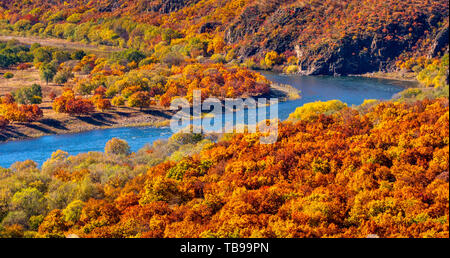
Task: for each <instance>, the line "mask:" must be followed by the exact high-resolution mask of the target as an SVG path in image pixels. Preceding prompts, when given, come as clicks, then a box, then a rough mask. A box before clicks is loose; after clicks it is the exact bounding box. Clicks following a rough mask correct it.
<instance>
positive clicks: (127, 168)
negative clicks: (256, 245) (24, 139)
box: [0, 94, 449, 238]
mask: <svg viewBox="0 0 450 258" xmlns="http://www.w3.org/2000/svg"><path fill="white" fill-rule="evenodd" d="M407 95H411V94H405V96H407ZM405 100H406V102H405ZM327 105H328V104H327V103H311V104H310V105H309V106H306V105H305V106H304V107H300V108H299V109H298V110H297V111H296V112H295V113H293V114H292V115H291V117H290V120H289V121H287V122H283V123H281V124H280V133H279V140H278V141H277V143H275V144H271V145H264V144H259V142H258V138H259V136H258V135H257V134H236V135H227V136H225V137H223V138H222V139H220V140H219V141H218V142H217V143H216V142H215V138H214V137H212V136H202V135H196V134H176V135H174V136H172V137H171V138H170V139H169V140H168V141H157V142H155V143H154V144H153V145H152V146H147V147H145V148H143V149H141V150H139V151H138V152H136V153H132V154H130V152H129V147H128V145H127V143H126V142H124V141H121V140H118V139H113V140H111V141H110V142H108V143H107V144H106V146H105V153H101V152H90V153H84V154H79V155H77V156H68V154H67V153H65V152H63V151H57V152H55V153H54V154H53V155H52V158H51V159H49V160H48V161H46V162H45V163H44V164H43V166H42V169H39V168H37V164H36V163H34V162H33V161H25V162H17V163H16V164H14V165H12V166H11V168H10V169H2V168H0V190H1V191H0V219H2V224H1V225H2V226H0V236H3V237H64V236H67V235H69V234H75V235H77V236H80V237H367V236H368V235H377V236H379V237H444V238H448V236H449V233H448V232H449V231H448V226H449V222H448V216H449V213H448V212H449V184H448V169H449V165H448V151H449V127H448V124H449V111H448V99H446V98H440V99H436V100H423V101H416V100H415V99H414V98H412V99H411V98H407V99H403V100H401V101H400V102H398V101H397V102H385V103H376V102H367V103H365V104H363V105H361V106H360V107H357V108H356V109H354V108H346V107H342V103H341V104H340V105H334V106H335V107H340V108H339V109H336V108H331V109H330V108H326V109H324V107H325V106H327ZM331 106H333V105H331ZM318 110H327V113H328V114H327V115H324V114H322V112H323V111H320V112H317V111H318ZM29 200H32V201H31V202H30V201H29Z"/></svg>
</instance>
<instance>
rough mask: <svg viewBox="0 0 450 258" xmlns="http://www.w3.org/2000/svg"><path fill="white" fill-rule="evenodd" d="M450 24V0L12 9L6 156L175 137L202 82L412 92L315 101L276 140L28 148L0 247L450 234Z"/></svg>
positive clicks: (279, 93)
mask: <svg viewBox="0 0 450 258" xmlns="http://www.w3.org/2000/svg"><path fill="white" fill-rule="evenodd" d="M448 26H449V4H448V2H447V1H444V0H433V1H432V0H406V1H399V0H387V1H382V0H365V1H358V0H345V1H332V0H288V1H277V0H259V1H248V0H167V1H163V0H132V1H124V0H117V1H111V0H101V1H88V0H66V1H62V0H61V1H59V0H57V1H48V0H25V1H24V0H20V1H19V0H0V76H1V78H0V159H2V155H5V157H6V155H7V154H8V151H9V149H8V145H7V144H9V143H11V142H19V143H20V142H24V144H26V141H25V140H27V141H28V140H30V141H33V140H35V139H39V138H41V137H43V136H52V135H53V136H55V135H62V136H63V135H65V134H77V133H82V132H86V131H90V130H99V131H102V130H106V129H111V128H127V127H129V128H135V127H136V128H139V127H151V128H167V127H168V125H169V119H170V116H171V115H172V114H173V111H171V110H170V109H169V107H170V105H171V103H172V101H173V100H175V99H177V98H179V97H185V98H186V99H187V100H189V101H191V100H192V99H193V94H194V91H195V90H200V92H201V98H202V99H206V98H208V97H216V98H218V99H219V100H220V101H224V100H226V99H230V98H269V97H271V98H273V97H278V98H279V99H280V100H281V101H282V102H284V103H289V101H292V100H293V99H301V98H302V97H303V96H302V94H303V93H302V91H300V90H298V88H297V89H296V88H295V87H296V86H295V85H291V86H289V85H283V84H278V83H274V82H273V81H271V80H270V76H279V77H280V78H313V79H314V78H318V80H319V81H320V80H335V82H336V83H339V81H338V80H339V79H329V78H344V79H343V80H351V81H350V82H351V83H352V85H356V84H358V83H360V84H361V85H362V84H363V83H366V84H367V83H369V84H370V83H375V82H377V83H379V82H383V83H395V85H398V84H400V85H401V89H399V90H398V91H397V92H395V94H394V93H392V94H391V95H389V96H390V97H389V99H381V98H379V99H378V98H373V99H369V98H365V97H364V96H363V99H365V100H364V101H361V102H360V103H358V104H353V103H347V102H346V101H345V99H346V98H344V97H345V96H340V97H342V98H340V97H339V98H338V99H326V100H323V101H322V100H319V99H318V98H313V97H314V96H313V97H311V99H312V100H311V101H308V100H307V99H308V98H309V95H305V96H307V98H305V99H306V100H305V101H304V102H302V104H299V105H298V106H296V107H295V108H294V109H293V110H292V112H290V115H286V117H288V118H287V119H284V120H282V119H280V120H278V121H272V122H275V123H276V124H277V125H278V138H277V141H276V142H275V143H272V144H263V143H261V142H260V140H259V139H260V136H261V135H263V133H262V132H256V133H252V132H245V133H221V134H219V133H192V132H177V133H173V134H170V135H169V136H167V137H165V138H156V139H154V140H152V141H151V142H146V144H145V145H142V146H139V148H135V145H133V144H132V143H131V142H127V141H126V140H124V139H121V137H113V136H110V135H108V136H103V135H102V136H98V137H105V138H107V140H105V142H106V144H105V145H102V146H96V149H95V151H85V152H77V153H76V154H73V153H71V151H69V150H68V149H65V146H59V147H58V149H57V150H56V149H55V151H54V152H53V153H52V154H51V155H50V156H49V157H48V158H46V159H45V161H44V162H37V161H35V160H33V159H31V158H28V157H26V154H23V155H25V156H21V157H20V158H19V157H17V159H16V160H15V162H11V164H8V165H5V166H4V167H2V166H0V238H68V237H77V238H78V237H79V238H367V237H376V238H448V237H449V99H448V97H449V54H448V51H449V43H448V42H449V41H448V37H449V27H448ZM277 78H278V77H277ZM349 78H350V79H349ZM352 78H357V79H358V80H360V81H361V82H360V81H358V80H356V79H355V80H356V81H355V80H354V79H352ZM311 80H312V79H311ZM377 85H378V84H377ZM410 85H414V86H410ZM336 87H340V86H336ZM361 87H363V86H361ZM302 89H303V88H302ZM315 90H316V92H320V91H322V90H321V89H320V88H317V89H315ZM354 91H355V92H358V91H357V90H356V89H354ZM304 94H311V93H308V92H305V93H304ZM314 94H319V93H314ZM314 94H313V95H314ZM357 94H360V95H361V94H364V90H362V91H360V92H358V93H357ZM291 103H292V102H291ZM291 105H292V104H291ZM203 115H205V116H206V114H203ZM161 130H162V129H161ZM96 137H97V136H96ZM152 139H153V138H152ZM78 144H79V145H82V144H83V143H78ZM3 146H5V147H3ZM24 146H25V145H24ZM97 150H100V151H97ZM26 151H28V150H26ZM24 152H25V150H24ZM25 153H26V152H25ZM42 155H44V154H42ZM23 157H24V158H23Z"/></svg>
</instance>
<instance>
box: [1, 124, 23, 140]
mask: <svg viewBox="0 0 450 258" xmlns="http://www.w3.org/2000/svg"><path fill="white" fill-rule="evenodd" d="M27 137H28V135H26V134H23V133H20V132H16V131H14V130H13V128H12V127H11V126H7V127H6V128H3V129H1V130H0V141H6V140H9V139H19V138H27Z"/></svg>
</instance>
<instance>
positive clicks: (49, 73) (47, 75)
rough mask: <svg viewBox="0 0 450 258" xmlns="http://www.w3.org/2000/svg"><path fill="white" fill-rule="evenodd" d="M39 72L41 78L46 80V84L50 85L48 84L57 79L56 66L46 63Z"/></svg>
mask: <svg viewBox="0 0 450 258" xmlns="http://www.w3.org/2000/svg"><path fill="white" fill-rule="evenodd" d="M39 72H40V75H41V78H42V79H43V80H45V82H46V83H47V85H48V82H49V81H52V80H53V78H54V77H55V75H56V72H57V69H56V67H55V65H54V64H51V63H44V64H42V65H41V67H40V68H39Z"/></svg>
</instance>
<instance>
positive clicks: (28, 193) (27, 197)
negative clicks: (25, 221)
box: [10, 187, 46, 218]
mask: <svg viewBox="0 0 450 258" xmlns="http://www.w3.org/2000/svg"><path fill="white" fill-rule="evenodd" d="M45 204H46V201H45V198H44V195H43V194H42V193H41V192H40V191H39V190H38V189H36V188H31V187H29V188H25V189H23V190H21V191H18V192H16V193H15V194H14V195H13V197H12V198H11V203H10V206H11V210H13V211H23V212H25V214H26V215H27V217H28V218H29V217H31V216H33V215H39V214H42V213H44V211H45V207H46V205H45Z"/></svg>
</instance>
